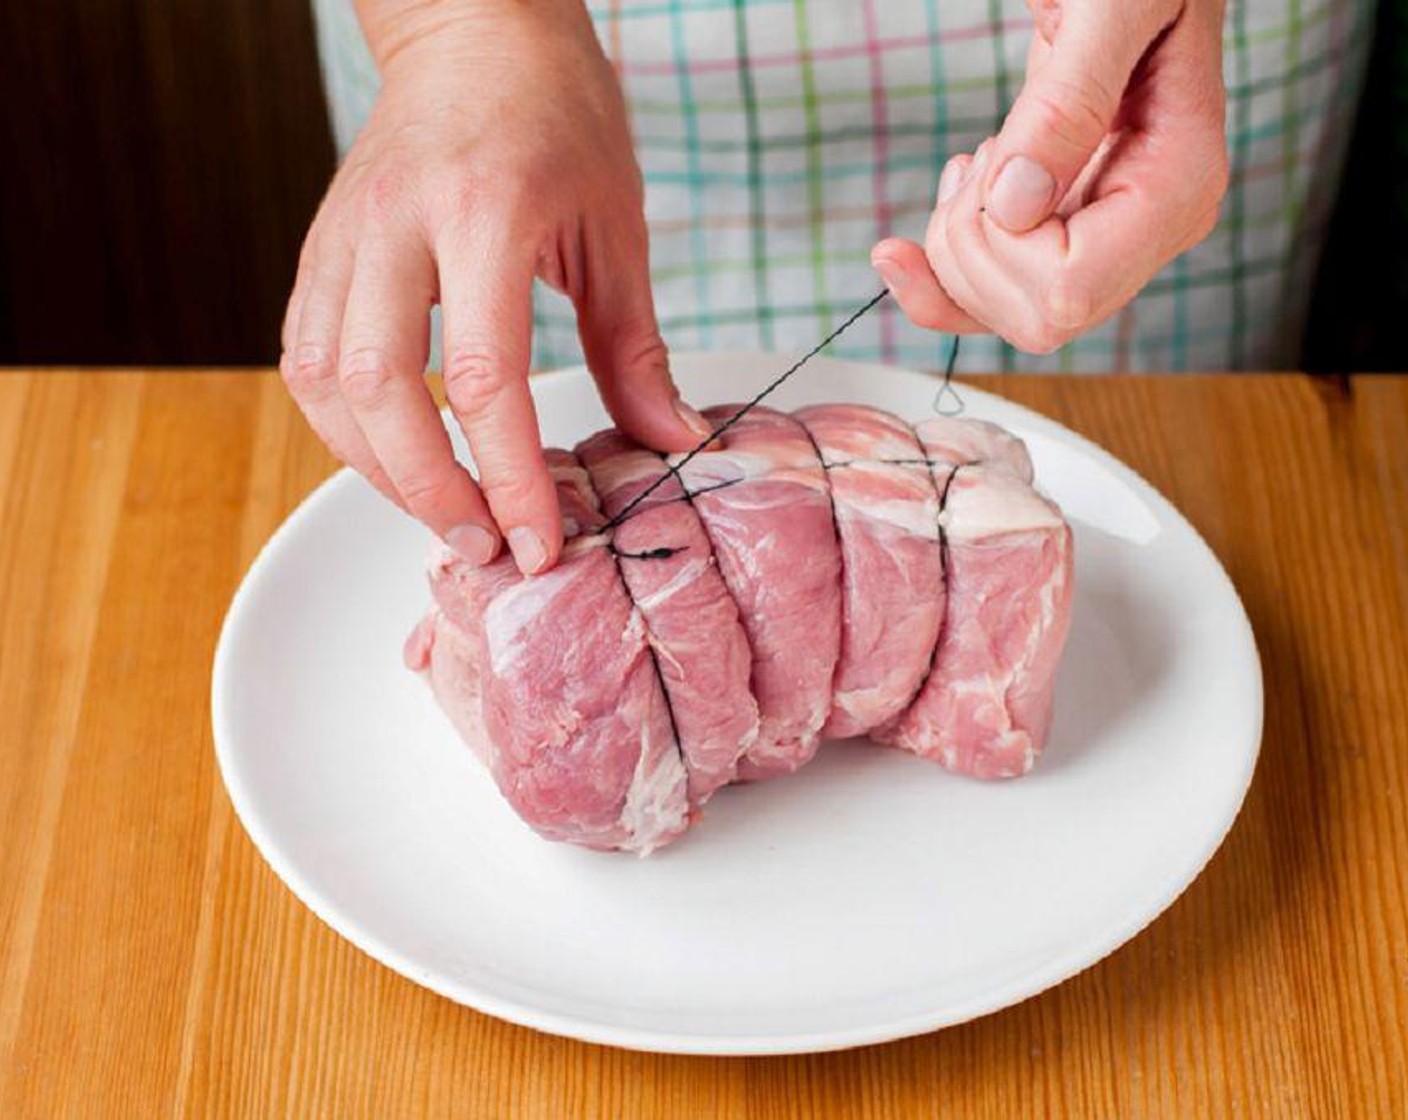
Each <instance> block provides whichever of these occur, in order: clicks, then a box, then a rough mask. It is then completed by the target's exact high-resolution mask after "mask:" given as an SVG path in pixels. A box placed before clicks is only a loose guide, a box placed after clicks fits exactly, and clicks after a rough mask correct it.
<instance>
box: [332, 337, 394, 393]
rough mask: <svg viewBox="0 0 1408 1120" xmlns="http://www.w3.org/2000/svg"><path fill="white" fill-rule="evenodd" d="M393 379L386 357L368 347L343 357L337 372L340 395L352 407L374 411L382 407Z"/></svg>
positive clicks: (392, 372)
mask: <svg viewBox="0 0 1408 1120" xmlns="http://www.w3.org/2000/svg"><path fill="white" fill-rule="evenodd" d="M395 376H396V375H395V373H394V371H393V369H392V367H391V363H390V362H388V361H387V360H386V356H385V355H384V354H383V353H382V352H381V351H380V350H377V349H374V348H371V347H363V348H362V349H359V350H353V351H352V352H351V353H349V354H346V355H344V356H343V359H342V362H341V365H340V366H339V369H338V382H339V384H340V385H341V386H342V395H343V396H344V397H346V398H347V402H348V404H350V405H352V406H353V407H354V408H375V407H377V406H378V405H380V404H382V403H383V402H384V401H385V399H386V395H387V393H388V391H389V390H390V388H391V382H392V381H393V380H394V378H395Z"/></svg>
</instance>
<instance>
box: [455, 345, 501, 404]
mask: <svg viewBox="0 0 1408 1120" xmlns="http://www.w3.org/2000/svg"><path fill="white" fill-rule="evenodd" d="M505 369H506V366H505V363H504V362H502V361H501V360H500V359H499V358H498V356H497V355H496V354H494V353H493V352H492V351H490V350H487V349H479V348H469V349H464V350H456V351H455V352H454V353H452V354H450V355H449V356H447V357H446V359H445V370H444V376H445V396H446V397H447V398H448V399H449V401H450V407H451V408H452V409H453V410H454V411H455V413H456V414H457V415H459V416H463V417H466V418H468V419H470V420H476V419H480V418H482V417H484V416H485V415H486V414H488V413H489V412H490V411H491V410H492V409H493V407H494V405H495V403H496V402H497V401H498V399H499V397H500V396H501V394H502V393H503V391H504V389H505V388H506V387H507V384H508V377H507V375H506V374H505V372H504V371H505Z"/></svg>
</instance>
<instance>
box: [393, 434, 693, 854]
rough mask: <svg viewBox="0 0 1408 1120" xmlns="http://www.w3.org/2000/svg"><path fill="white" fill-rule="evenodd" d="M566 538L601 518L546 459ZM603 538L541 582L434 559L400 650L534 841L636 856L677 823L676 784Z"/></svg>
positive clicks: (645, 666)
mask: <svg viewBox="0 0 1408 1120" xmlns="http://www.w3.org/2000/svg"><path fill="white" fill-rule="evenodd" d="M548 459H549V465H550V467H551V468H552V470H553V474H554V476H555V478H556V479H557V482H558V497H559V500H560V502H561V505H562V512H563V520H564V524H565V525H566V527H567V528H569V529H571V530H573V531H574V532H579V531H580V530H582V529H583V528H590V527H592V526H594V525H596V524H598V523H599V522H600V520H601V518H600V514H599V511H598V510H597V509H596V508H594V502H593V501H592V500H591V497H590V496H591V490H590V484H589V481H588V479H587V476H586V472H585V471H584V470H583V469H582V468H581V466H580V465H579V464H578V463H577V461H576V460H575V458H574V457H572V456H571V455H569V454H568V453H566V452H561V451H552V452H549V453H548ZM606 545H607V541H606V538H605V537H603V536H576V537H574V538H573V539H572V540H570V541H569V542H568V544H567V547H566V550H565V552H564V555H563V560H562V562H561V563H560V564H558V566H557V567H555V568H554V569H552V571H550V572H547V573H545V574H543V575H540V576H533V577H528V578H525V577H523V576H521V575H520V574H519V573H518V570H517V569H516V568H515V567H514V565H513V562H512V560H511V559H509V558H507V557H502V558H500V559H499V560H497V561H495V562H494V563H492V564H490V565H488V566H486V567H482V568H475V567H473V566H471V565H469V564H466V563H464V562H463V561H462V560H460V559H459V557H458V556H456V555H455V554H454V553H452V552H450V551H449V550H447V549H444V548H439V549H437V550H436V552H435V553H434V554H433V556H432V560H431V565H430V582H431V589H432V592H433V594H434V596H435V601H436V604H437V610H436V611H435V612H432V616H431V621H430V623H429V624H428V625H429V632H428V633H427V624H425V623H423V624H422V626H421V628H420V629H419V630H418V631H417V634H416V635H413V636H412V640H411V641H410V642H409V643H408V650H407V652H408V654H409V655H411V656H410V657H409V658H408V660H410V661H411V663H412V667H413V668H421V669H423V670H425V671H426V672H427V675H428V678H429V681H430V684H431V687H432V688H433V689H434V691H435V694H436V697H437V699H438V700H439V702H440V704H441V705H442V707H444V708H445V710H446V712H447V713H448V714H449V716H450V719H451V721H452V722H453V723H454V725H455V727H456V728H457V729H458V730H459V731H460V733H461V734H462V735H463V736H464V737H465V738H466V739H468V740H469V742H470V743H471V744H472V745H473V747H474V748H475V750H476V753H477V754H479V756H480V757H481V759H483V760H484V761H485V763H486V764H487V765H488V767H489V769H490V771H491V773H492V774H493V776H494V780H495V782H496V783H497V784H498V786H499V788H500V790H501V791H502V792H503V794H504V796H505V797H506V798H507V799H508V801H509V803H510V804H511V805H512V806H513V808H514V809H515V810H516V811H517V812H518V814H519V815H520V816H521V817H522V818H523V819H524V820H525V821H526V822H527V823H528V824H530V825H531V826H532V827H533V828H534V829H536V830H537V831H538V832H540V833H541V834H542V835H544V836H546V837H548V838H550V839H556V840H571V841H573V842H575V843H578V844H584V845H587V846H589V847H597V848H620V849H624V850H628V851H637V852H641V853H646V852H649V851H650V850H652V849H653V848H656V847H659V846H660V845H661V844H664V843H668V842H669V841H670V840H672V839H673V838H674V837H675V836H677V835H679V834H680V833H681V832H683V831H684V829H685V828H686V827H687V826H688V824H689V806H688V799H687V795H686V775H685V769H684V765H683V763H682V761H681V759H680V755H679V751H678V748H677V746H676V744H675V741H674V732H673V730H672V728H671V726H670V716H669V710H668V708H667V707H666V704H665V700H664V697H663V695H662V693H661V689H660V682H659V679H658V677H657V674H656V669H655V665H654V661H653V658H652V656H651V652H650V647H649V646H648V644H647V642H646V635H645V625H644V622H643V620H642V618H641V615H640V612H639V611H637V610H636V609H635V607H634V606H633V605H632V603H631V601H630V599H629V598H628V596H627V594H626V590H625V587H624V585H623V584H622V582H621V577H620V574H619V573H618V572H617V569H616V562H615V559H614V558H613V556H612V555H611V552H610V551H609V550H608V548H607V547H606Z"/></svg>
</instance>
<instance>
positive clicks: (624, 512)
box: [597, 289, 952, 533]
mask: <svg viewBox="0 0 1408 1120" xmlns="http://www.w3.org/2000/svg"><path fill="white" fill-rule="evenodd" d="M889 294H890V293H889V290H888V289H886V290H885V291H883V292H881V293H880V294H879V295H877V296H874V297H873V298H872V299H870V300H868V301H867V302H866V304H865V306H863V307H861V308H860V309H859V310H857V311H856V312H854V313H853V314H852V315H851V316H850V318H848V319H847V320H846V321H845V322H844V323H842V324H841V325H840V326H839V327H837V328H836V329H835V330H834V331H832V332H831V333H830V334H829V335H827V336H826V337H825V338H823V339H822V340H821V341H820V342H819V343H817V344H816V346H814V347H812V349H811V350H809V351H808V352H807V353H806V354H805V355H804V356H803V357H802V358H801V359H800V360H799V361H798V362H797V363H796V364H795V365H793V366H792V367H791V368H790V369H788V370H786V371H785V372H783V373H782V374H781V375H780V376H778V377H776V378H774V379H773V380H772V381H771V382H769V383H768V384H767V385H766V386H764V388H763V390H762V391H761V392H760V393H758V395H757V396H755V397H754V398H753V399H752V400H750V401H749V402H748V403H747V404H745V405H743V406H742V407H741V408H739V410H738V411H737V412H735V413H734V414H733V415H732V416H730V417H729V418H728V419H727V420H725V421H724V422H723V423H722V424H720V425H719V426H718V427H717V428H715V429H714V430H713V431H712V432H710V433H709V434H708V435H707V436H705V437H704V438H703V439H702V440H700V441H699V443H698V444H696V445H695V446H694V447H693V448H692V449H690V450H689V451H687V452H685V455H684V457H683V458H682V459H680V461H679V462H677V463H675V464H674V465H672V466H671V467H670V468H669V470H667V471H666V472H665V473H664V474H662V475H661V476H660V477H659V478H657V479H656V480H655V481H654V482H652V483H651V484H650V485H649V486H647V487H646V488H645V489H644V490H642V491H641V492H640V493H639V494H637V495H636V496H635V497H634V498H632V499H631V500H630V501H629V502H627V503H626V504H625V505H624V506H622V507H621V509H620V510H618V511H617V513H616V516H615V517H613V518H611V519H610V520H609V521H607V522H606V523H605V524H604V525H602V526H601V528H600V529H598V530H597V532H600V533H605V532H608V531H609V530H611V529H614V528H616V527H617V526H618V525H620V524H621V522H623V521H624V520H626V518H627V516H629V514H630V512H631V511H632V510H633V509H635V508H636V506H638V505H640V504H641V502H643V501H645V499H646V498H648V497H650V495H651V494H653V493H655V491H656V490H658V489H660V487H662V486H664V485H665V482H666V481H667V480H668V479H671V478H675V477H678V475H679V472H680V470H681V469H682V468H683V467H684V466H685V464H686V463H688V462H689V461H690V460H691V459H693V458H694V457H695V456H696V455H699V454H701V453H703V452H704V451H705V450H707V449H708V447H709V446H710V444H712V443H713V442H714V441H715V440H716V439H718V438H719V437H720V436H721V435H723V434H724V433H725V432H726V431H728V430H729V429H730V428H732V427H733V426H734V425H735V424H737V423H738V422H739V421H740V420H742V419H743V418H744V417H745V416H747V415H748V413H750V412H752V411H753V409H755V408H757V407H758V405H760V404H762V403H763V401H765V400H766V399H767V398H768V397H770V396H771V395H772V394H773V393H775V392H776V391H777V390H778V389H780V388H781V387H782V385H783V383H784V382H786V381H787V379H788V378H790V377H791V376H792V375H793V374H794V373H796V372H797V371H798V370H799V369H801V368H802V367H803V366H804V365H806V364H807V363H808V362H809V361H811V360H812V359H813V358H815V357H816V356H817V355H818V354H820V353H821V352H822V351H823V350H825V349H826V348H827V347H828V346H830V345H831V344H832V343H833V342H835V341H836V340H837V339H838V338H840V337H841V336H842V335H843V334H845V333H846V332H847V331H848V330H850V329H851V327H852V326H854V325H855V323H856V321H857V320H858V319H860V317H861V316H862V315H864V314H865V313H866V312H867V311H869V310H871V309H872V308H873V307H875V306H876V305H877V304H878V303H879V302H880V301H881V300H883V299H884V298H885V297H886V296H887V295H889ZM950 364H952V361H951V360H950Z"/></svg>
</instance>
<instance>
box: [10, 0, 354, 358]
mask: <svg viewBox="0 0 1408 1120" xmlns="http://www.w3.org/2000/svg"><path fill="white" fill-rule="evenodd" d="M0 160H3V169H2V170H0V284H3V289H0V363H8V364H52V363H61V364H70V363H101V364H105V365H116V364H126V363H137V364H142V365H152V364H164V363H169V364H194V365H211V364H226V363H232V364H246V363H268V362H270V361H272V360H273V359H274V358H275V357H276V356H277V339H278V324H279V320H280V318H281V316H282V311H283V301H284V299H285V297H286V296H287V291H288V286H289V284H290V282H291V280H292V277H293V269H294V265H295V263H296V262H297V259H298V246H299V243H300V242H301V240H302V234H303V229H304V227H305V226H306V225H307V223H308V220H309V218H310V217H311V216H312V214H313V211H314V209H315V207H316V206H317V202H318V199H319V197H320V196H321V194H322V191H323V187H324V185H325V184H326V182H327V178H328V175H329V174H330V173H331V170H332V167H333V147H332V140H331V138H330V135H329V131H328V122H327V112H326V109H325V106H324V103H323V92H322V85H321V81H320V78H319V74H318V64H317V57H316V52H315V50H314V45H313V24H312V15H311V13H310V11H309V7H308V2H307V0H0Z"/></svg>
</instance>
